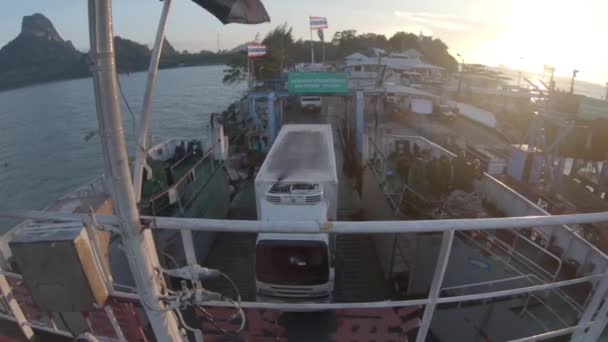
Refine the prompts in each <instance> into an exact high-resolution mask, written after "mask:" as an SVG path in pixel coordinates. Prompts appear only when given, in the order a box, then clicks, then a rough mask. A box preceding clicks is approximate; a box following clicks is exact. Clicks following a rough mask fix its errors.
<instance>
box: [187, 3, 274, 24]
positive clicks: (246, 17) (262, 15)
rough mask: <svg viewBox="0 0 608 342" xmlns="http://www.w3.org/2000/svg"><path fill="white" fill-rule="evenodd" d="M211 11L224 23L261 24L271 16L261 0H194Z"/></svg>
mask: <svg viewBox="0 0 608 342" xmlns="http://www.w3.org/2000/svg"><path fill="white" fill-rule="evenodd" d="M192 1H193V2H194V3H196V4H197V5H199V6H201V7H202V8H204V9H206V10H207V11H209V13H211V14H213V15H214V16H215V17H216V18H218V19H219V20H220V21H221V22H222V24H230V23H239V24H260V23H264V22H269V21H270V17H269V16H268V13H267V12H266V9H265V8H264V5H263V4H262V2H261V1H260V0H192Z"/></svg>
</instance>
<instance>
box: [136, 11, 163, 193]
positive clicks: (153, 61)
mask: <svg viewBox="0 0 608 342" xmlns="http://www.w3.org/2000/svg"><path fill="white" fill-rule="evenodd" d="M170 8H171V0H164V4H163V11H162V13H161V15H160V20H159V22H158V29H157V30H156V38H155V39H154V48H153V50H152V56H150V65H149V66H148V82H147V84H146V92H145V93H144V104H143V110H142V113H141V120H140V122H139V132H138V135H137V147H136V148H135V164H134V167H133V187H134V188H135V197H136V201H137V202H138V203H139V201H140V200H141V185H142V183H143V166H144V164H145V163H146V156H147V154H148V153H147V152H148V144H149V143H150V142H149V141H148V129H149V127H150V111H151V110H152V95H153V93H154V88H155V87H156V74H157V72H158V64H159V62H160V55H161V53H162V50H163V42H164V41H165V27H166V24H167V17H168V16H169V9H170Z"/></svg>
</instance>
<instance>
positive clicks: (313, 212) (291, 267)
mask: <svg viewBox="0 0 608 342" xmlns="http://www.w3.org/2000/svg"><path fill="white" fill-rule="evenodd" d="M255 192H256V205H257V211H258V219H259V220H263V221H279V222H280V221H294V220H295V221H316V222H319V223H320V224H322V223H324V222H327V221H328V220H335V219H336V215H337V195H338V179H337V170H336V163H335V155H334V145H333V137H332V131H331V127H330V126H329V125H284V126H283V128H282V129H281V131H280V132H279V134H278V135H277V138H276V140H275V143H274V144H273V145H272V147H271V149H270V151H269V152H268V155H267V157H266V159H265V160H264V163H263V164H262V166H261V168H260V171H259V172H258V175H257V176H256V180H255ZM334 250H335V242H334V237H333V235H331V236H330V235H329V234H321V233H319V234H295V233H294V234H292V233H281V234H275V233H260V234H258V237H257V239H256V250H255V259H254V264H255V284H256V296H257V298H258V300H260V301H271V302H282V301H308V302H328V301H331V298H332V293H333V289H334V281H335V267H334Z"/></svg>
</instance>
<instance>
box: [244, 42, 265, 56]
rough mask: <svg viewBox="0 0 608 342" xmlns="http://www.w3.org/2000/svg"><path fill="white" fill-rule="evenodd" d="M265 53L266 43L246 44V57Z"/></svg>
mask: <svg viewBox="0 0 608 342" xmlns="http://www.w3.org/2000/svg"><path fill="white" fill-rule="evenodd" d="M265 55H266V45H262V44H258V43H250V44H248V45H247V57H249V58H255V57H262V56H265Z"/></svg>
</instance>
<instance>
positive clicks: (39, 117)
mask: <svg viewBox="0 0 608 342" xmlns="http://www.w3.org/2000/svg"><path fill="white" fill-rule="evenodd" d="M224 68H225V67H223V66H204V67H190V68H178V69H169V70H161V71H160V72H159V75H158V83H157V87H156V95H155V97H154V102H153V106H152V118H151V127H150V130H151V134H152V139H153V141H154V142H156V143H157V142H160V141H162V140H163V139H167V138H170V137H186V138H200V137H201V135H202V128H203V127H204V125H205V124H206V123H207V120H208V115H209V113H212V112H219V111H222V110H224V109H225V108H226V107H227V106H228V105H229V104H230V103H232V102H233V101H235V100H237V99H238V98H239V97H240V96H241V95H242V94H244V91H245V87H244V86H243V85H237V86H224V85H222V82H221V79H222V71H223V69H224ZM146 76H147V74H146V73H133V74H130V75H120V83H121V84H122V88H123V90H124V93H125V97H126V98H127V100H128V102H129V104H130V106H131V108H132V109H133V111H134V114H135V118H136V122H139V113H140V111H141V105H142V98H143V93H144V87H145V82H146ZM123 117H124V123H123V124H124V128H125V134H126V137H127V142H128V144H129V147H130V149H129V155H133V151H134V150H133V146H134V144H133V141H134V134H133V132H134V126H133V120H132V118H131V115H130V114H129V112H128V111H127V109H126V107H125V106H124V104H123ZM0 128H1V130H0V208H20V209H42V208H44V207H45V206H46V205H48V204H49V203H50V202H52V200H53V199H55V198H57V197H59V196H61V195H63V194H65V193H67V192H69V191H70V190H72V189H74V188H76V187H78V186H79V185H81V184H83V183H85V182H86V181H88V180H91V179H92V178H94V177H95V176H96V175H98V174H101V173H102V172H103V160H102V155H101V145H100V142H99V137H98V136H97V135H94V136H93V137H92V138H90V135H91V134H92V133H91V132H94V131H96V130H97V117H96V113H95V101H94V94H93V84H92V80H91V79H81V80H72V81H62V82H55V83H49V84H42V85H37V86H32V87H28V88H22V89H16V90H12V91H6V92H0ZM86 138H90V139H89V140H88V141H87V139H86ZM11 224H13V222H12V221H11V222H7V221H0V231H5V230H7V229H8V228H10V225H11Z"/></svg>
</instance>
